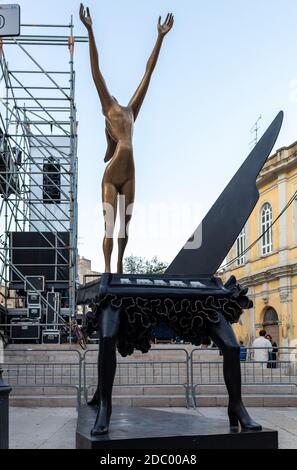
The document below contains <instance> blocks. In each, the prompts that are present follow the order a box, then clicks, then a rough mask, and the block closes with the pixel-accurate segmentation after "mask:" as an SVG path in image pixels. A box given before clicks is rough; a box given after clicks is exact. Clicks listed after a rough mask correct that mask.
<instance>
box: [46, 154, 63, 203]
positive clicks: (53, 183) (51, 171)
mask: <svg viewBox="0 0 297 470" xmlns="http://www.w3.org/2000/svg"><path fill="white" fill-rule="evenodd" d="M43 171H44V176H43V202H44V204H60V203H61V165H59V164H58V163H57V162H55V159H54V158H52V157H51V158H49V159H48V160H47V162H46V163H45V164H44V165H43Z"/></svg>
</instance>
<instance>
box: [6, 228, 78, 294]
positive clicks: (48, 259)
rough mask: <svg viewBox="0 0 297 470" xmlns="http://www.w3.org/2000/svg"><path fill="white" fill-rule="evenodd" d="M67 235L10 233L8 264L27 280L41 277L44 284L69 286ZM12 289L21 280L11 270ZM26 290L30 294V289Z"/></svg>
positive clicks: (63, 233) (68, 241) (67, 233)
mask: <svg viewBox="0 0 297 470" xmlns="http://www.w3.org/2000/svg"><path fill="white" fill-rule="evenodd" d="M69 243H70V234H69V232H54V233H53V232H42V233H39V232H12V233H10V262H11V264H12V265H13V266H15V267H16V268H17V269H18V270H19V271H20V273H21V274H22V275H23V276H24V277H26V276H37V277H41V276H44V277H45V280H46V283H47V284H56V283H60V284H61V283H63V284H67V285H68V283H69V269H70V247H69ZM10 282H11V284H12V286H14V285H15V284H17V286H18V288H21V286H19V284H21V283H22V278H21V277H20V276H18V274H17V273H16V272H15V271H14V270H13V269H10ZM28 290H32V288H30V286H29V289H28Z"/></svg>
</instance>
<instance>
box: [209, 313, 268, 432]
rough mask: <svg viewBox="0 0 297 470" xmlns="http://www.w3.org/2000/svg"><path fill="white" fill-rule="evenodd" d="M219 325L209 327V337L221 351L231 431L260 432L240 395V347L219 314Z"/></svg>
mask: <svg viewBox="0 0 297 470" xmlns="http://www.w3.org/2000/svg"><path fill="white" fill-rule="evenodd" d="M220 317H221V318H220V323H219V324H217V325H212V326H211V327H210V337H211V339H212V340H213V341H214V342H215V344H216V345H217V346H218V347H219V348H220V349H221V350H222V353H223V357H224V379H225V383H226V387H227V390H228V394H229V407H228V414H229V419H230V426H231V429H232V430H237V429H238V427H239V423H240V424H241V427H242V429H248V430H254V431H260V430H261V429H262V427H261V426H260V425H259V424H257V423H255V422H254V421H253V420H252V419H251V417H250V416H249V414H248V412H247V410H246V408H245V406H244V404H243V402H242V393H241V368H240V347H239V344H238V341H237V339H236V337H235V334H234V331H233V329H232V327H231V325H230V323H229V322H228V321H227V320H226V319H225V317H224V316H223V314H222V313H220Z"/></svg>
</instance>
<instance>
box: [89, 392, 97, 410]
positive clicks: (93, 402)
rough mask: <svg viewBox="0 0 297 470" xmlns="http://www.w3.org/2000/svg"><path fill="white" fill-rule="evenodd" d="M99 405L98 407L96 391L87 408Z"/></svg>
mask: <svg viewBox="0 0 297 470" xmlns="http://www.w3.org/2000/svg"><path fill="white" fill-rule="evenodd" d="M99 405H100V398H99V392H98V390H96V393H95V395H94V396H93V398H92V400H91V401H89V402H88V406H99Z"/></svg>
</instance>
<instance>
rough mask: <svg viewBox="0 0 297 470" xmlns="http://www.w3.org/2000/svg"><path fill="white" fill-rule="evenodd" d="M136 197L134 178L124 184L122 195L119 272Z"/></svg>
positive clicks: (121, 266)
mask: <svg viewBox="0 0 297 470" xmlns="http://www.w3.org/2000/svg"><path fill="white" fill-rule="evenodd" d="M134 198H135V180H134V179H132V180H130V181H128V182H127V183H125V184H124V186H123V187H122V189H121V196H120V211H119V212H120V225H121V227H120V234H119V239H118V245H119V254H118V268H117V272H118V273H119V274H122V273H123V259H124V254H125V250H126V247H127V244H128V240H129V223H130V221H131V218H132V212H133V204H134Z"/></svg>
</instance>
